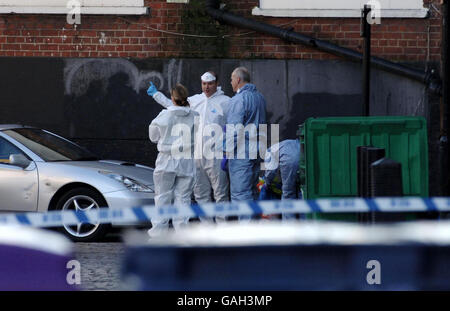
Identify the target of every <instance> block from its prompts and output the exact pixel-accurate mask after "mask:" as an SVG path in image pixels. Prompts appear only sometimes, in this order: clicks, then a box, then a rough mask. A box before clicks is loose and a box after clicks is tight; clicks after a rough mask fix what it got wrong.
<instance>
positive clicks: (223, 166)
mask: <svg viewBox="0 0 450 311" xmlns="http://www.w3.org/2000/svg"><path fill="white" fill-rule="evenodd" d="M220 168H221V169H222V171H224V172H228V159H227V158H223V159H222V162H220Z"/></svg>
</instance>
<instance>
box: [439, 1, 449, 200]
mask: <svg viewBox="0 0 450 311" xmlns="http://www.w3.org/2000/svg"><path fill="white" fill-rule="evenodd" d="M442 10H443V15H442V28H443V29H442V66H441V67H442V98H441V100H442V107H443V111H442V114H443V115H442V128H441V138H440V141H439V155H440V162H441V163H440V166H441V187H442V192H441V193H440V194H441V195H443V196H448V195H450V191H449V185H450V181H449V178H450V172H449V169H450V158H449V150H448V149H449V146H448V135H449V128H448V126H449V123H450V122H449V121H450V106H449V105H450V102H449V100H450V98H449V95H450V94H449V88H448V87H449V85H448V83H449V81H448V79H449V76H450V69H449V63H448V36H449V15H448V13H449V0H444V2H443V3H442Z"/></svg>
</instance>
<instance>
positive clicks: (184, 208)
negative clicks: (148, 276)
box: [0, 197, 450, 227]
mask: <svg viewBox="0 0 450 311" xmlns="http://www.w3.org/2000/svg"><path fill="white" fill-rule="evenodd" d="M368 212H387V213H389V212H450V198H426V199H425V198H412V197H410V198H377V199H360V198H346V199H319V200H284V201H254V202H234V203H231V202H227V203H206V204H198V205H170V206H163V207H158V208H157V207H155V206H143V207H134V208H122V209H111V208H100V209H93V210H89V211H82V210H79V211H49V212H46V213H20V214H0V225H1V224H18V225H25V226H33V227H58V226H62V225H76V224H79V223H91V224H98V223H114V224H120V223H139V222H150V221H151V219H167V218H174V217H191V218H194V217H214V216H241V215H256V214H265V215H271V214H281V213H299V214H309V213H368Z"/></svg>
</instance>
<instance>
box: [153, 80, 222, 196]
mask: <svg viewBox="0 0 450 311" xmlns="http://www.w3.org/2000/svg"><path fill="white" fill-rule="evenodd" d="M153 98H154V99H155V101H156V102H157V103H159V104H160V105H162V106H164V107H170V106H171V105H172V101H171V100H170V99H168V98H167V97H166V96H164V94H163V93H161V92H157V93H156V94H154V95H153ZM229 100H230V98H229V97H228V96H226V95H224V92H223V91H222V89H221V88H220V87H217V91H216V93H214V94H213V95H211V97H209V98H208V97H206V95H205V94H204V93H201V94H197V95H193V96H191V97H188V101H189V104H190V106H191V108H192V109H193V110H194V111H196V112H198V113H199V115H200V119H199V127H198V131H197V139H196V141H195V147H196V150H195V159H196V160H195V168H196V180H195V185H194V196H195V200H196V201H197V202H198V203H205V202H210V201H211V188H212V190H213V195H214V200H215V201H216V202H225V201H229V200H230V197H229V183H228V176H227V174H226V173H225V172H224V171H222V170H221V168H220V162H221V160H222V155H223V151H222V150H223V147H222V141H223V139H222V137H218V136H214V135H211V134H212V131H210V129H213V128H216V129H217V130H219V129H220V133H222V131H223V127H224V125H225V124H226V120H227V113H228V109H229ZM216 125H217V126H216ZM216 132H217V131H214V133H216ZM208 150H210V151H211V152H208ZM213 152H216V155H215V156H214V155H213Z"/></svg>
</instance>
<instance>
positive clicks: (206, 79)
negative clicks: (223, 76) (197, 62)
mask: <svg viewBox="0 0 450 311" xmlns="http://www.w3.org/2000/svg"><path fill="white" fill-rule="evenodd" d="M201 78H202V81H203V82H212V81H216V77H214V75H212V74H211V73H210V72H205V73H204V74H203V76H202V77H201Z"/></svg>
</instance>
